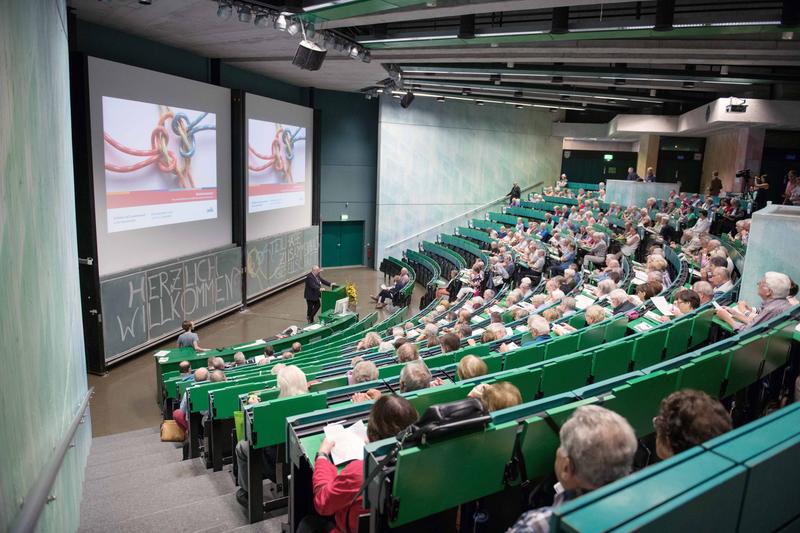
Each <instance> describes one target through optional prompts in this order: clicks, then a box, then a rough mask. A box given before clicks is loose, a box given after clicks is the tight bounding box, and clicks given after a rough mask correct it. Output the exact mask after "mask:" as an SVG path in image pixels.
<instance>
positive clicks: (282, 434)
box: [245, 392, 328, 448]
mask: <svg viewBox="0 0 800 533" xmlns="http://www.w3.org/2000/svg"><path fill="white" fill-rule="evenodd" d="M326 407H328V403H327V400H326V396H325V394H324V393H321V392H312V393H309V394H302V395H300V396H292V397H290V398H278V399H276V400H271V401H267V402H261V403H257V404H253V405H249V406H247V407H245V417H246V416H247V411H250V416H251V417H252V423H251V426H250V430H249V432H248V435H247V437H248V440H249V441H250V444H251V445H252V446H253V448H265V447H267V446H274V445H276V444H282V443H284V442H286V419H287V418H288V417H290V416H293V415H299V414H303V413H310V412H311V411H316V410H318V409H325V408H326Z"/></svg>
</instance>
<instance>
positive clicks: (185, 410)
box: [172, 367, 208, 431]
mask: <svg viewBox="0 0 800 533" xmlns="http://www.w3.org/2000/svg"><path fill="white" fill-rule="evenodd" d="M193 379H194V382H195V383H201V382H203V381H206V380H207V379H208V369H207V368H205V367H200V368H198V369H197V370H195V371H194V374H193ZM172 419H173V420H175V423H176V424H178V427H180V428H181V429H182V430H183V431H188V430H189V395H188V394H187V393H186V392H184V393H183V396H182V397H181V403H180V407H178V409H175V410H174V411H172Z"/></svg>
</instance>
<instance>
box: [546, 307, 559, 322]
mask: <svg viewBox="0 0 800 533" xmlns="http://www.w3.org/2000/svg"><path fill="white" fill-rule="evenodd" d="M542 318H544V319H545V320H547V322H549V323H550V324H552V323H553V322H555V321H556V320H558V319H559V318H561V311H559V310H558V307H550V308H548V309H545V310H544V311H542Z"/></svg>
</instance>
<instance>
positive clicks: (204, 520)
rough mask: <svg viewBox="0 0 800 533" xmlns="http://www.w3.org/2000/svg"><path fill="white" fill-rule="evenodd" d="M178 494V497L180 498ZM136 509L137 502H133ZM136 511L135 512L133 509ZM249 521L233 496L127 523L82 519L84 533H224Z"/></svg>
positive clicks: (185, 505)
mask: <svg viewBox="0 0 800 533" xmlns="http://www.w3.org/2000/svg"><path fill="white" fill-rule="evenodd" d="M180 497H181V496H180V495H176V498H180ZM131 505H132V506H135V503H133V502H132V503H131ZM134 511H136V509H134ZM281 521H284V522H285V521H286V517H285V515H284V516H283V517H278V518H272V519H270V524H275V523H277V524H280V522H281ZM246 525H248V524H247V518H246V514H245V510H244V508H242V506H240V505H239V504H238V503H237V502H236V497H235V496H234V495H233V493H231V494H224V495H219V496H211V497H207V498H203V499H197V500H195V501H191V502H187V503H182V504H180V505H174V506H171V507H170V506H163V508H162V509H161V510H160V511H157V512H151V513H144V512H138V513H136V512H135V513H134V514H133V516H131V517H130V518H128V519H126V520H122V521H116V520H110V521H105V522H103V523H90V522H88V521H86V520H84V519H83V518H82V520H81V527H80V528H79V529H78V531H79V532H81V533H106V532H108V531H114V532H115V533H128V532H130V533H141V532H149V531H153V532H162V531H168V532H169V533H198V532H203V533H222V532H224V531H230V530H231V529H236V528H239V527H241V526H246ZM257 527H258V528H262V527H263V528H271V527H272V526H271V525H265V526H257ZM276 527H277V528H276V529H252V530H243V531H269V532H272V531H279V530H280V526H279V525H278V526H276Z"/></svg>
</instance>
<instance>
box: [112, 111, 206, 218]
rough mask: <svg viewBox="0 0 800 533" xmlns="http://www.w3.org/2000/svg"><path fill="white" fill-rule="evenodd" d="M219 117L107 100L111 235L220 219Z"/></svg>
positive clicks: (201, 112)
mask: <svg viewBox="0 0 800 533" xmlns="http://www.w3.org/2000/svg"><path fill="white" fill-rule="evenodd" d="M216 128H217V125H216V115H215V114H214V113H208V112H205V111H197V110H193V109H184V108H180V107H169V106H165V105H160V104H153V103H147V102H138V101H135V100H124V99H121V98H112V97H108V96H104V97H103V141H104V146H105V150H104V157H105V160H104V166H105V184H106V208H107V212H108V232H109V233H113V232H117V231H125V230H133V229H140V228H148V227H152V226H161V225H166V224H177V223H179V222H190V221H193V220H203V219H209V218H216V217H217V131H216Z"/></svg>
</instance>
